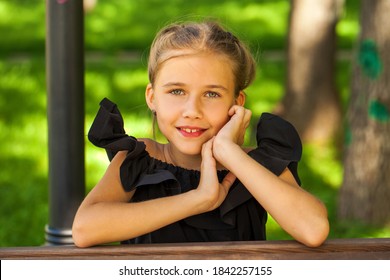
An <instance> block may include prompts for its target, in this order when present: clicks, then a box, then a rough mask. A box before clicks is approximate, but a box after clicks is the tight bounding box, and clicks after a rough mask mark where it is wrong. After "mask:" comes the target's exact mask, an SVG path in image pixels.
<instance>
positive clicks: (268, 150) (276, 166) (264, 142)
mask: <svg viewBox="0 0 390 280" xmlns="http://www.w3.org/2000/svg"><path fill="white" fill-rule="evenodd" d="M256 140H257V148H256V149H254V150H252V151H251V152H249V155H250V156H251V157H252V158H254V159H255V160H256V161H257V162H259V163H260V164H262V165H263V166H264V167H266V168H267V169H268V170H270V171H271V172H273V173H274V174H276V175H280V174H281V173H282V172H283V171H284V170H285V169H286V168H289V169H290V171H291V173H292V174H293V175H294V177H295V179H296V180H297V182H298V184H300V179H299V176H298V170H297V169H298V162H299V160H300V159H301V156H302V143H301V139H300V137H299V135H298V132H297V131H296V129H295V128H294V126H293V125H292V124H291V123H289V122H288V121H286V120H284V119H282V118H280V117H278V116H276V115H273V114H270V113H263V114H262V115H261V117H260V120H259V122H258V125H257V133H256Z"/></svg>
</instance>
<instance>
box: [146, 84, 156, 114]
mask: <svg viewBox="0 0 390 280" xmlns="http://www.w3.org/2000/svg"><path fill="white" fill-rule="evenodd" d="M145 99H146V104H148V107H149V109H150V110H151V111H152V110H155V106H154V102H153V101H154V90H153V86H152V84H150V83H149V84H148V85H147V86H146V90H145Z"/></svg>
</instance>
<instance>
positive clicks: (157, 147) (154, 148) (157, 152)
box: [137, 138, 164, 160]
mask: <svg viewBox="0 0 390 280" xmlns="http://www.w3.org/2000/svg"><path fill="white" fill-rule="evenodd" d="M137 140H138V141H139V142H143V143H144V144H145V146H146V151H147V152H148V154H149V156H150V157H152V158H156V159H159V160H161V159H163V158H164V149H163V146H164V144H161V143H159V142H157V141H155V140H153V139H150V138H138V139H137Z"/></svg>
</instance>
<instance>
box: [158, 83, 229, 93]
mask: <svg viewBox="0 0 390 280" xmlns="http://www.w3.org/2000/svg"><path fill="white" fill-rule="evenodd" d="M185 85H186V84H185V83H180V82H169V83H166V84H164V85H163V87H172V86H178V87H183V86H185ZM205 87H206V88H209V89H221V90H224V91H228V89H227V88H226V87H224V86H222V85H213V84H211V85H206V86H205Z"/></svg>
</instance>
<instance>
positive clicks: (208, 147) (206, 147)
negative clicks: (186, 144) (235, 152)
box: [202, 136, 215, 167]
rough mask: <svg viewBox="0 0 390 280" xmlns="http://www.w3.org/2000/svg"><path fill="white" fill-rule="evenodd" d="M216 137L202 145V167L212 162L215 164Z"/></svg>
mask: <svg viewBox="0 0 390 280" xmlns="http://www.w3.org/2000/svg"><path fill="white" fill-rule="evenodd" d="M214 138H215V136H214V137H213V138H211V139H210V140H208V141H207V142H205V143H204V144H203V145H202V167H204V166H205V165H207V164H210V163H214V164H215V160H214V157H213V150H212V149H213V143H214Z"/></svg>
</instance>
